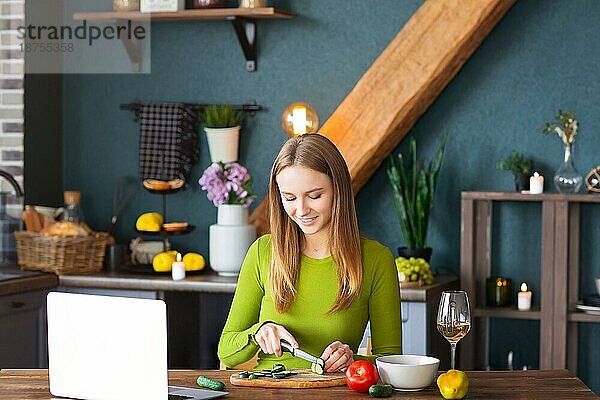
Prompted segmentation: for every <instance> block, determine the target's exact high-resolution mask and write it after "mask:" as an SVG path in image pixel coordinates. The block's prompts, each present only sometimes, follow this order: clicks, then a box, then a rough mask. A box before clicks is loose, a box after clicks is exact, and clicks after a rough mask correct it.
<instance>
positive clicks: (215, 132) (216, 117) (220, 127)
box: [200, 104, 244, 163]
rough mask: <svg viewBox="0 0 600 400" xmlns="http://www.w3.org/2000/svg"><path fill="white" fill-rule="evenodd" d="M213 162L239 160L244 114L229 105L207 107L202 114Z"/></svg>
mask: <svg viewBox="0 0 600 400" xmlns="http://www.w3.org/2000/svg"><path fill="white" fill-rule="evenodd" d="M200 117H201V119H202V124H203V125H204V131H205V132H206V138H207V140H208V150H209V151H210V158H211V161H212V162H223V163H228V162H235V161H237V160H238V148H239V137H240V129H241V126H242V121H243V120H244V113H243V111H241V110H236V109H234V108H233V107H232V106H230V105H228V104H214V105H209V106H206V107H205V108H204V109H203V110H202V113H201V114H200Z"/></svg>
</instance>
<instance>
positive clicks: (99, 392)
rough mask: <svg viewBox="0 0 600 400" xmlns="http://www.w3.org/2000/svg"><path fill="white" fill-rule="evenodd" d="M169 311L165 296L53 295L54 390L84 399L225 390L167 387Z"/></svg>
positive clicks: (145, 398) (152, 399)
mask: <svg viewBox="0 0 600 400" xmlns="http://www.w3.org/2000/svg"><path fill="white" fill-rule="evenodd" d="M166 310H167V308H166V305H165V303H164V301H162V300H147V299H132V298H124V297H109V296H94V295H85V294H73V293H60V292H51V293H49V294H48V358H49V364H48V367H49V375H50V393H52V395H53V396H61V397H72V398H77V399H86V400H125V399H139V400H167V399H169V400H170V399H177V400H179V399H190V400H197V399H212V398H216V397H220V396H223V395H225V394H227V392H218V391H213V390H204V389H194V388H184V387H176V386H168V375H167V312H166Z"/></svg>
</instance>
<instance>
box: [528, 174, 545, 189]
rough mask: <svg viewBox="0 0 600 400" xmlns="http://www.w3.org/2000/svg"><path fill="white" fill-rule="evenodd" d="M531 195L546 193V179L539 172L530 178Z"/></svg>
mask: <svg viewBox="0 0 600 400" xmlns="http://www.w3.org/2000/svg"><path fill="white" fill-rule="evenodd" d="M529 193H531V194H540V193H544V177H543V176H542V175H540V174H538V173H537V172H535V173H534V174H533V175H532V176H531V177H530V178H529Z"/></svg>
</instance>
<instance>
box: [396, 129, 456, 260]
mask: <svg viewBox="0 0 600 400" xmlns="http://www.w3.org/2000/svg"><path fill="white" fill-rule="evenodd" d="M446 138H447V137H446V136H444V137H443V138H442V141H441V143H440V147H439V148H438V150H437V152H436V153H435V157H434V159H433V160H432V161H431V162H429V164H428V165H427V168H425V165H424V162H423V161H422V160H419V161H417V141H416V140H415V139H414V138H411V139H410V142H409V147H408V159H407V160H406V162H405V160H404V158H403V156H402V154H398V163H396V161H395V160H394V157H393V156H389V157H388V167H387V175H388V178H389V180H390V184H391V186H392V199H393V201H394V208H395V209H396V214H397V216H398V222H399V223H400V229H401V230H402V236H403V237H404V240H405V241H406V245H407V246H408V247H409V248H412V249H424V248H425V247H426V239H427V228H428V225H429V216H430V212H431V208H432V207H433V198H434V195H435V189H436V186H437V180H438V175H439V172H440V167H441V165H442V158H443V156H444V149H445V147H446Z"/></svg>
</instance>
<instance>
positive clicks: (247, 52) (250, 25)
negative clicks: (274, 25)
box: [229, 17, 256, 72]
mask: <svg viewBox="0 0 600 400" xmlns="http://www.w3.org/2000/svg"><path fill="white" fill-rule="evenodd" d="M229 20H230V21H231V23H232V24H233V29H234V30H235V35H236V36H237V39H238V42H239V43H240V46H241V47H242V51H243V52H244V57H245V58H246V71H248V72H254V71H256V21H255V20H254V19H250V18H243V17H230V18H229Z"/></svg>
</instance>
